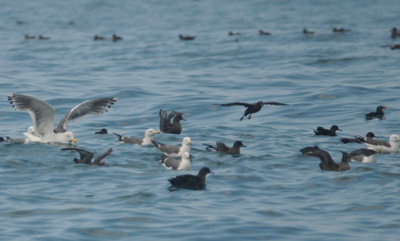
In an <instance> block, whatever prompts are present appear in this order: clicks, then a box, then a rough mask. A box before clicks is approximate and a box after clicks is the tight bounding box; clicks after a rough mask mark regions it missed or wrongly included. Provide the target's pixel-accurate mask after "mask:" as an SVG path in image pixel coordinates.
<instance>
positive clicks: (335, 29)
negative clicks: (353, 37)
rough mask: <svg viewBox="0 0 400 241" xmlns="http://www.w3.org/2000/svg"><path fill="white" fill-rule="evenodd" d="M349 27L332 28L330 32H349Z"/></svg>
mask: <svg viewBox="0 0 400 241" xmlns="http://www.w3.org/2000/svg"><path fill="white" fill-rule="evenodd" d="M350 31H351V30H350V29H345V28H336V27H334V28H332V32H334V33H344V32H350Z"/></svg>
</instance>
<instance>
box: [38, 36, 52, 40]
mask: <svg viewBox="0 0 400 241" xmlns="http://www.w3.org/2000/svg"><path fill="white" fill-rule="evenodd" d="M38 39H39V40H49V39H50V37H43V36H42V35H39V36H38Z"/></svg>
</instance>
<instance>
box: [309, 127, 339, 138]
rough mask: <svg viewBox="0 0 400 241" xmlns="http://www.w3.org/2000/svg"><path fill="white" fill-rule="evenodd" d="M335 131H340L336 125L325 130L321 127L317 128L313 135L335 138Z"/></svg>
mask: <svg viewBox="0 0 400 241" xmlns="http://www.w3.org/2000/svg"><path fill="white" fill-rule="evenodd" d="M336 131H342V130H341V129H339V127H338V126H337V125H333V126H331V128H330V129H329V130H328V129H325V128H324V127H322V126H318V127H317V129H316V130H314V133H315V135H317V136H336Z"/></svg>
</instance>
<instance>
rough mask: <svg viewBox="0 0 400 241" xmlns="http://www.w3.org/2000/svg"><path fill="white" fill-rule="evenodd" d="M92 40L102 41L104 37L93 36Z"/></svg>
mask: <svg viewBox="0 0 400 241" xmlns="http://www.w3.org/2000/svg"><path fill="white" fill-rule="evenodd" d="M93 40H94V41H97V40H104V37H102V36H99V35H95V36H94V37H93Z"/></svg>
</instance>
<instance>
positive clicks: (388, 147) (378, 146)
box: [360, 134, 400, 153]
mask: <svg viewBox="0 0 400 241" xmlns="http://www.w3.org/2000/svg"><path fill="white" fill-rule="evenodd" d="M360 141H361V142H362V143H363V144H364V145H365V146H366V147H367V148H369V149H373V150H376V151H380V152H390V153H396V152H398V151H399V143H398V141H400V137H399V136H398V135H395V134H392V135H391V136H390V137H389V143H387V142H385V141H381V140H375V139H372V138H370V139H366V140H360Z"/></svg>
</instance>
